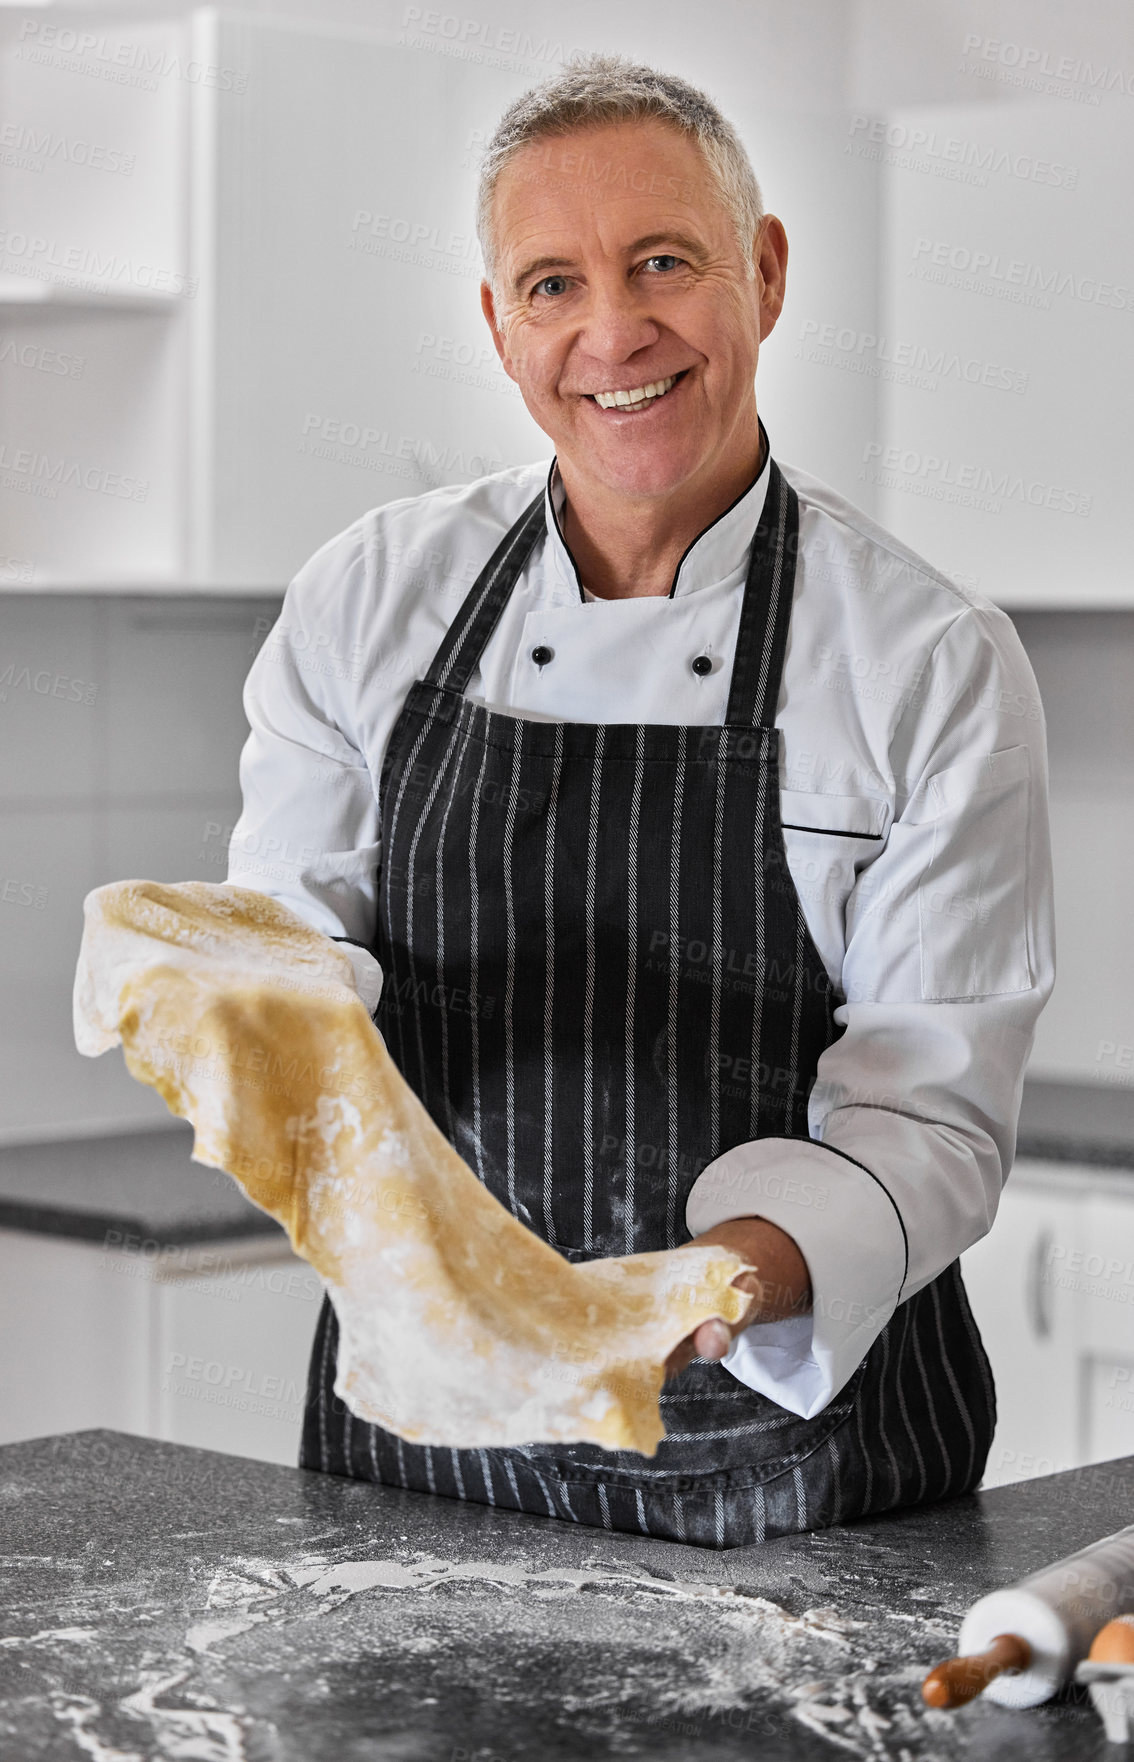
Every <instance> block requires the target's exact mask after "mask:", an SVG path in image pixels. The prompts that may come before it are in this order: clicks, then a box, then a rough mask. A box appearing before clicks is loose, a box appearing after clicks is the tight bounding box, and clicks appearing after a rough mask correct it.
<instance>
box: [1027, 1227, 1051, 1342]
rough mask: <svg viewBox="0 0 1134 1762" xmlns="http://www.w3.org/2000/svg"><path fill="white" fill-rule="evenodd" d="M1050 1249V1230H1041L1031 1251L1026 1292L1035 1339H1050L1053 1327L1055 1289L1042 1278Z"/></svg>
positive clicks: (1048, 1259) (1049, 1257)
mask: <svg viewBox="0 0 1134 1762" xmlns="http://www.w3.org/2000/svg"><path fill="white" fill-rule="evenodd" d="M1051 1250H1052V1235H1051V1231H1050V1230H1041V1231H1040V1233H1039V1235H1038V1236H1037V1237H1036V1240H1035V1245H1034V1247H1033V1248H1032V1252H1031V1262H1030V1265H1029V1267H1028V1282H1027V1292H1026V1302H1027V1310H1028V1320H1029V1321H1030V1322H1031V1324H1032V1332H1033V1334H1034V1335H1035V1337H1036V1339H1037V1340H1047V1339H1050V1338H1051V1333H1052V1327H1053V1321H1052V1307H1053V1305H1054V1302H1055V1291H1054V1288H1053V1286H1052V1285H1051V1284H1050V1282H1049V1281H1048V1280H1047V1279H1045V1278H1044V1272H1045V1271H1046V1269H1047V1266H1048V1264H1049V1262H1050V1260H1051Z"/></svg>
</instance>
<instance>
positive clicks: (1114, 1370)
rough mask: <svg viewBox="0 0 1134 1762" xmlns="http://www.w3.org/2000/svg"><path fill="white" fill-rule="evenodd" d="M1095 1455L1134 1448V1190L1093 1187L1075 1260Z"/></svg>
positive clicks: (1090, 1448) (1090, 1453)
mask: <svg viewBox="0 0 1134 1762" xmlns="http://www.w3.org/2000/svg"><path fill="white" fill-rule="evenodd" d="M1074 1278H1075V1282H1076V1289H1077V1292H1078V1302H1079V1311H1080V1314H1079V1336H1080V1340H1081V1343H1082V1353H1083V1366H1082V1423H1083V1442H1084V1447H1085V1450H1086V1460H1087V1461H1088V1462H1105V1461H1107V1460H1108V1459H1109V1458H1111V1457H1114V1456H1129V1455H1132V1454H1134V1198H1132V1199H1121V1198H1111V1197H1103V1196H1102V1195H1099V1194H1093V1195H1092V1196H1091V1198H1090V1199H1088V1201H1087V1204H1086V1221H1085V1228H1084V1252H1083V1253H1082V1255H1081V1256H1080V1257H1079V1258H1078V1260H1077V1262H1076V1265H1075V1268H1074Z"/></svg>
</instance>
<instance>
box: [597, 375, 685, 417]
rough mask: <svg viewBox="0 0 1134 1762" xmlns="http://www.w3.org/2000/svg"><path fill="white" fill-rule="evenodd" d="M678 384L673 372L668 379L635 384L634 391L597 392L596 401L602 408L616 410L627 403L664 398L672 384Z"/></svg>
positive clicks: (641, 402)
mask: <svg viewBox="0 0 1134 1762" xmlns="http://www.w3.org/2000/svg"><path fill="white" fill-rule="evenodd" d="M676 384H677V375H676V373H673V374H671V375H670V377H669V378H668V379H655V380H651V382H650V384H649V385H639V386H635V388H634V390H633V391H632V392H596V393H595V394H594V398H595V403H596V404H597V405H598V406H599V408H600V409H601V410H614V409H616V408H622V407H624V406H625V405H627V404H644V403H646V401H647V400H648V399H650V398H664V396H665V394H666V392H668V391H669V390H670V388H671V386H675V385H676Z"/></svg>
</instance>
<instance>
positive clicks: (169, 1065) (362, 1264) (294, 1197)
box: [75, 881, 748, 1455]
mask: <svg viewBox="0 0 1134 1762" xmlns="http://www.w3.org/2000/svg"><path fill="white" fill-rule="evenodd" d="M85 910H86V926H85V930H84V935H83V946H82V950H81V953H80V957H79V967H78V972H77V974H76V978H75V1039H76V1042H77V1044H78V1047H79V1050H80V1052H84V1053H87V1054H89V1055H91V1056H94V1055H96V1054H98V1053H101V1052H104V1051H106V1049H107V1048H108V1047H110V1046H113V1045H116V1044H117V1043H118V1042H119V1041H121V1043H122V1046H123V1048H124V1051H125V1055H126V1062H127V1065H128V1067H129V1069H130V1071H131V1072H132V1073H133V1075H134V1076H135V1077H137V1078H138V1079H139V1080H140V1081H141V1082H143V1083H148V1084H150V1085H152V1087H153V1088H155V1089H157V1090H158V1092H159V1093H160V1094H161V1095H162V1096H163V1097H164V1098H165V1101H166V1103H167V1104H168V1106H169V1108H170V1109H171V1111H172V1112H173V1113H175V1114H179V1115H181V1116H182V1117H183V1118H185V1119H187V1120H190V1121H191V1122H192V1124H193V1127H194V1129H195V1141H194V1148H193V1155H194V1157H195V1159H196V1160H197V1161H198V1162H203V1163H208V1164H210V1165H212V1166H213V1167H216V1168H222V1169H227V1170H228V1172H229V1174H231V1175H233V1176H235V1178H236V1180H237V1181H238V1182H239V1183H240V1185H241V1187H243V1189H244V1191H245V1192H246V1193H247V1194H248V1196H249V1198H250V1199H252V1200H253V1201H254V1202H255V1203H256V1204H257V1205H259V1206H261V1207H262V1208H263V1210H264V1211H266V1212H268V1213H270V1214H271V1216H272V1217H274V1218H278V1219H279V1221H280V1222H281V1223H282V1224H283V1225H284V1227H285V1228H286V1230H287V1233H288V1235H289V1237H290V1238H291V1242H292V1245H293V1246H294V1248H295V1250H296V1252H297V1253H298V1254H301V1255H303V1257H304V1258H305V1259H306V1260H308V1261H310V1263H311V1265H312V1266H313V1267H315V1268H316V1270H317V1271H318V1272H319V1273H320V1275H321V1276H322V1278H323V1279H324V1280H325V1282H326V1284H327V1287H328V1290H329V1291H330V1295H331V1300H332V1302H333V1303H334V1306H335V1310H336V1312H337V1315H338V1319H339V1326H340V1330H341V1331H340V1345H339V1359H338V1380H337V1382H336V1384H335V1391H336V1393H337V1394H338V1395H340V1396H341V1397H342V1398H343V1399H344V1400H345V1401H346V1403H347V1405H348V1406H349V1407H350V1408H351V1410H352V1412H354V1413H356V1414H357V1415H358V1416H359V1417H360V1418H361V1419H364V1420H369V1421H374V1422H376V1423H378V1424H380V1425H383V1426H386V1427H388V1428H389V1429H390V1430H392V1431H395V1432H397V1433H399V1434H400V1435H401V1436H402V1437H403V1438H408V1439H411V1440H412V1441H414V1442H415V1443H428V1444H440V1445H450V1446H454V1447H457V1448H470V1447H476V1446H482V1447H487V1446H492V1445H511V1444H524V1443H538V1442H546V1443H551V1442H572V1441H586V1442H590V1443H595V1444H602V1445H605V1446H606V1447H607V1448H608V1449H612V1450H613V1449H631V1450H638V1451H641V1452H642V1453H643V1454H644V1455H653V1453H654V1451H655V1450H656V1448H657V1445H658V1443H659V1442H660V1440H661V1438H662V1436H663V1427H662V1423H661V1416H660V1411H659V1407H658V1395H659V1393H660V1391H661V1386H662V1382H663V1380H664V1364H665V1360H666V1358H667V1356H668V1354H669V1353H670V1352H671V1351H672V1349H673V1348H674V1346H676V1345H677V1344H678V1342H679V1341H680V1340H682V1339H684V1338H685V1336H686V1335H687V1334H689V1333H690V1332H692V1330H693V1329H694V1328H695V1327H696V1326H697V1325H698V1324H699V1323H700V1322H702V1321H705V1320H707V1319H708V1318H709V1317H710V1316H718V1315H719V1316H722V1317H723V1318H724V1319H725V1320H726V1321H730V1322H734V1321H738V1320H739V1319H740V1317H741V1315H742V1314H743V1312H744V1308H745V1306H746V1304H747V1302H748V1298H747V1297H746V1296H745V1295H744V1294H743V1293H742V1292H740V1291H737V1290H736V1289H734V1288H733V1286H732V1280H733V1278H734V1277H735V1276H736V1274H737V1273H738V1272H740V1271H741V1270H742V1268H743V1262H742V1261H741V1260H739V1259H738V1258H737V1256H736V1255H734V1254H731V1253H729V1252H728V1251H727V1250H725V1249H721V1248H713V1247H706V1248H696V1247H687V1248H680V1249H677V1250H676V1251H674V1252H671V1253H661V1254H635V1255H629V1256H626V1257H625V1258H623V1259H618V1260H593V1261H589V1262H586V1263H585V1264H583V1265H578V1266H572V1265H570V1264H569V1263H568V1262H567V1261H565V1260H564V1259H563V1258H562V1256H561V1255H559V1254H557V1253H556V1251H555V1250H554V1249H553V1248H551V1247H550V1246H549V1245H548V1244H547V1243H546V1242H543V1241H541V1240H540V1239H539V1237H537V1236H535V1235H533V1234H532V1232H531V1231H530V1230H528V1229H525V1228H524V1226H523V1225H522V1224H520V1223H519V1222H517V1220H516V1219H515V1218H513V1217H512V1216H511V1214H510V1213H509V1212H508V1211H506V1210H505V1208H504V1207H503V1206H502V1205H500V1204H499V1202H498V1201H497V1200H496V1199H494V1198H493V1197H492V1195H491V1194H490V1193H489V1192H488V1190H487V1189H486V1188H485V1187H484V1186H482V1185H481V1183H480V1181H478V1179H477V1177H476V1176H475V1175H474V1174H473V1172H472V1170H471V1169H470V1168H469V1167H468V1166H467V1165H466V1164H465V1163H464V1162H462V1160H461V1158H460V1157H459V1156H458V1155H457V1153H456V1151H455V1150H454V1149H453V1148H452V1146H451V1145H450V1144H449V1142H448V1140H447V1139H446V1138H445V1137H444V1136H443V1135H442V1133H441V1132H440V1131H438V1129H437V1127H436V1126H435V1125H434V1124H433V1121H432V1120H431V1119H430V1117H429V1115H428V1114H427V1112H426V1111H425V1109H424V1107H422V1105H421V1103H420V1102H419V1101H418V1099H417V1097H416V1096H415V1095H414V1094H413V1092H412V1090H411V1089H410V1088H409V1087H408V1085H407V1084H406V1083H405V1081H404V1079H403V1078H402V1076H401V1074H400V1072H399V1071H398V1070H397V1068H396V1067H395V1065H394V1064H393V1062H392V1060H391V1058H390V1056H389V1054H388V1052H387V1051H386V1046H385V1043H384V1041H383V1039H382V1037H381V1035H380V1034H379V1033H378V1031H377V1029H376V1028H375V1027H374V1025H373V1023H372V1022H371V1020H370V1018H369V1016H368V1014H367V1012H366V1009H365V1007H364V1005H363V1004H362V1002H361V1001H360V999H359V998H358V996H357V995H356V993H355V990H354V987H353V983H352V971H351V966H350V962H349V960H348V959H347V957H346V955H345V954H343V952H342V950H341V949H340V948H338V947H337V946H336V944H335V943H333V942H331V941H330V940H329V939H328V938H327V937H325V936H322V935H320V934H319V933H318V931H315V930H311V929H309V928H308V927H307V926H306V925H305V924H303V923H302V922H301V921H300V920H299V919H298V918H297V917H296V916H295V915H294V914H293V913H292V912H290V911H289V910H288V909H287V908H286V907H285V906H282V905H280V904H279V903H278V902H277V901H275V900H273V899H269V898H268V897H267V896H266V895H264V894H260V893H255V892H252V891H250V890H248V889H245V888H239V887H229V886H226V885H213V884H207V883H205V882H196V881H192V882H185V883H183V884H181V885H179V886H163V885H160V884H158V883H156V882H147V881H122V882H118V883H116V884H114V885H113V886H109V887H101V888H98V889H97V890H96V891H95V892H94V893H92V894H91V895H90V896H89V897H88V899H87V901H86V908H85Z"/></svg>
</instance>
